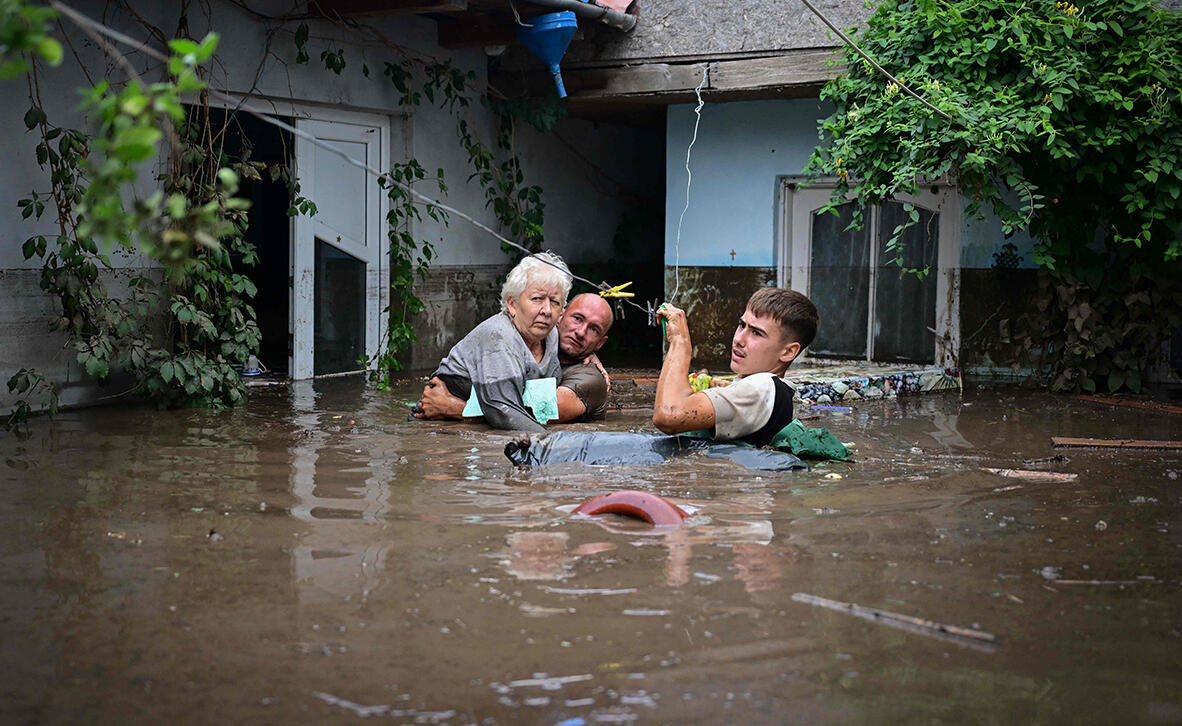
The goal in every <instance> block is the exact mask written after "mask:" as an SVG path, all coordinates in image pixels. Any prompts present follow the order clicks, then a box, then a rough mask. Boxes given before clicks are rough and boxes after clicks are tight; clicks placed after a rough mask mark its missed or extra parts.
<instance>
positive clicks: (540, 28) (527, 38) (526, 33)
mask: <svg viewBox="0 0 1182 726" xmlns="http://www.w3.org/2000/svg"><path fill="white" fill-rule="evenodd" d="M528 22H529V23H530V24H531V27H528V28H526V27H522V26H518V27H517V38H518V40H520V41H521V43H522V44H523V45H524V46H525V47H526V48H529V49H530V51H532V52H533V54H534V55H536V56H537V57H538V58H541V59H542V62H543V63H545V64H546V66H547V67H549V69H550V74H551V75H553V76H554V85H555V86H556V87H557V88H558V97H559V98H566V88H564V87H563V85H562V69H561V68H560V67H559V65H558V64H559V63H560V62H561V61H562V56H563V55H564V54H565V53H566V48H567V46H569V45H570V39H571V38H573V37H574V35H575V31H576V30H578V29H579V22H578V20H576V19H575V14H574V13H572V12H571V11H569V10H563V11H562V12H558V13H547V14H546V15H539V16H537V17H535V18H530V19H529V20H528Z"/></svg>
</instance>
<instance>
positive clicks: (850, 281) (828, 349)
mask: <svg viewBox="0 0 1182 726" xmlns="http://www.w3.org/2000/svg"><path fill="white" fill-rule="evenodd" d="M837 212H838V213H837V214H836V215H834V214H830V213H826V214H819V213H816V212H814V213H813V224H812V255H811V260H810V262H811V267H812V270H811V271H810V273H809V297H810V298H812V301H813V303H814V304H815V305H816V306H817V312H818V313H819V315H820V318H821V325H820V328H819V329H818V330H817V339H816V340H815V341H813V344H812V346H810V348H809V350H810V351H811V352H812V353H813V354H814V355H833V356H842V357H848V358H865V357H866V323H867V317H868V314H869V313H868V311H869V307H870V301H869V294H870V233H869V230H868V229H867V228H866V226H865V225H864V226H863V228H862V229H859V230H851V229H846V228H847V227H849V226H850V222H851V221H853V218H854V217H853V212H854V205H853V203H852V202H849V203H846V204H843V205H841V206H840V207H838V208H837Z"/></svg>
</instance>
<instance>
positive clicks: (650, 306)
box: [644, 300, 657, 328]
mask: <svg viewBox="0 0 1182 726" xmlns="http://www.w3.org/2000/svg"><path fill="white" fill-rule="evenodd" d="M644 314H645V315H647V316H648V326H649V327H650V328H655V327H657V301H656V300H645V301H644Z"/></svg>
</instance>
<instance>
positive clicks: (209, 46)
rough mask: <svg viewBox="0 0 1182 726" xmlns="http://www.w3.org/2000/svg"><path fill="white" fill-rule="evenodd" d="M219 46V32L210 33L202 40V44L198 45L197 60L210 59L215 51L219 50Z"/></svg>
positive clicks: (200, 61)
mask: <svg viewBox="0 0 1182 726" xmlns="http://www.w3.org/2000/svg"><path fill="white" fill-rule="evenodd" d="M217 47H218V34H217V33H209V34H208V35H206V36H205V39H204V40H202V41H201V45H199V46H198V47H197V50H196V56H197V62H198V63H204V62H205V61H207V60H209V59H210V58H211V57H212V56H213V53H214V51H216V50H217Z"/></svg>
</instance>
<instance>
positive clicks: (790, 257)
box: [779, 181, 959, 365]
mask: <svg viewBox="0 0 1182 726" xmlns="http://www.w3.org/2000/svg"><path fill="white" fill-rule="evenodd" d="M831 194H832V187H831V186H830V187H828V188H826V187H823V186H819V185H818V186H810V187H807V188H804V187H799V186H798V185H797V184H796V183H794V182H792V181H787V182H785V184H784V188H783V194H782V196H781V199H782V212H783V216H782V218H781V230H782V235H781V245H780V253H781V255H780V259H781V260H782V261H783V262H782V264H781V266H780V271H779V274H780V284H781V285H786V286H789V287H792V288H793V289H796V290H800V291H801V292H803V293H805V294H806V295H808V296H809V297H810V298H811V299H812V301H813V302H814V303H815V304H816V305H817V309H818V311H819V313H820V317H821V326H820V329H819V330H818V332H817V338H816V340H815V341H814V342H813V344H812V346H810V348H809V350H808V354H809V355H811V356H814V357H825V358H841V359H860V360H873V361H879V362H883V363H896V362H910V363H939V364H941V365H954V364H955V358H956V343H957V341H958V337H959V326H957V325H956V324H955V323H954V321H955V319H956V314H957V312H958V305H957V300H956V299H955V295H954V294H951V293H953V291H955V289H956V279H957V263H958V262H959V260H958V259H957V257H958V254H957V245H956V236H957V224H958V223H959V207H958V206H957V205H958V199H957V197H956V195H955V193H953V192H952V191H951V190H948V189H944V190H943V191H942V192H941V191H940V189H938V188H937V189H936V191H934V192H930V193H928V194H925V195H923V196H922V197H920V198H916V199H904V200H898V201H892V202H889V203H887V204H884V205H881V206H878V207H874V208H872V209H871V210H869V211H868V213H867V214H866V215H865V218H864V220H863V225H862V228H861V229H850V223H851V222H852V221H853V218H854V217H853V207H854V205H853V202H847V203H846V204H843V205H840V206H838V207H837V208H836V209H835V210H832V211H829V212H824V213H823V212H821V211H820V210H821V209H822V208H823V207H824V206H825V205H826V203H827V202H828V201H829V198H830V196H831ZM905 205H912V206H913V208H914V209H915V211H916V212H917V213H918V215H919V219H918V221H917V222H916V224H914V225H912V226H911V227H909V228H908V229H907V230H906V231H905V232H904V234H903V237H902V244H903V250H902V266H900V265H899V264H896V262H895V253H894V252H892V251H890V250H888V249H887V242H888V240H890V238H891V235H892V234H893V232H894V230H895V228H896V227H897V226H898V225H900V224H902V223H903V222H904V221H905V220H907V218H908V216H909V211H908V208H907V206H905ZM904 268H912V269H927V270H929V272H928V274H926V275H923V276H920V275H916V274H914V273H908V272H906V271H905V269H904Z"/></svg>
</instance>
